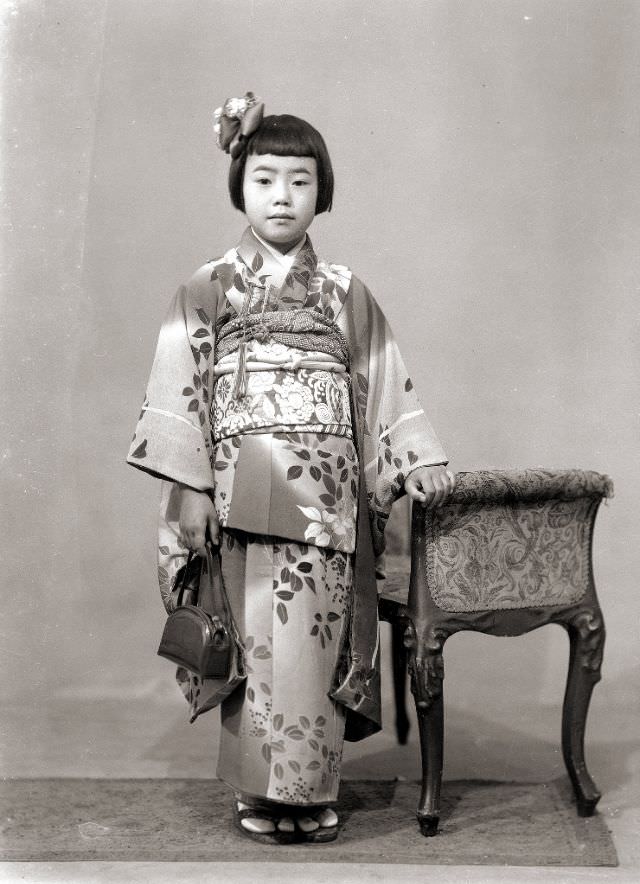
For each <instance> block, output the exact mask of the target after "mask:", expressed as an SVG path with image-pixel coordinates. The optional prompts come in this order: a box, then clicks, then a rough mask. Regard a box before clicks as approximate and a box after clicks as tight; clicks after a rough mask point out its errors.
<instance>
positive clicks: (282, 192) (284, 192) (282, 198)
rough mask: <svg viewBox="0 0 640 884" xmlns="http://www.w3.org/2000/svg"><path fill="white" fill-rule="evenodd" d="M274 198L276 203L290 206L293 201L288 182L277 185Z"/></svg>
mask: <svg viewBox="0 0 640 884" xmlns="http://www.w3.org/2000/svg"><path fill="white" fill-rule="evenodd" d="M274 200H275V203H276V205H278V206H288V205H289V203H290V202H291V195H290V193H289V187H288V185H287V184H286V182H283V183H282V184H279V185H278V186H277V187H276V190H275V194H274Z"/></svg>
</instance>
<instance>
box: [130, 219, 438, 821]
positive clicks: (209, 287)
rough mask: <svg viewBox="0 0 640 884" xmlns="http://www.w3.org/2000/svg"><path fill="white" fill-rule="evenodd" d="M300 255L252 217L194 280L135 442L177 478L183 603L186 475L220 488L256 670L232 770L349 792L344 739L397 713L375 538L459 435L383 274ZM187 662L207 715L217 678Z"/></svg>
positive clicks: (163, 518) (229, 752)
mask: <svg viewBox="0 0 640 884" xmlns="http://www.w3.org/2000/svg"><path fill="white" fill-rule="evenodd" d="M289 264H290V266H289V267H287V266H286V263H283V261H282V260H279V259H278V256H276V255H275V254H274V253H273V252H272V251H271V249H270V248H269V247H268V246H267V245H266V244H265V243H263V242H262V241H261V240H259V239H258V238H257V237H256V236H255V235H254V234H253V232H252V230H251V229H250V228H249V229H247V230H246V231H245V233H244V235H243V237H242V239H241V241H240V243H239V245H238V246H237V248H234V249H231V250H230V251H229V252H227V253H226V254H225V255H224V257H223V258H222V259H220V260H217V261H211V262H210V263H208V264H205V265H204V266H203V267H202V268H200V270H198V271H197V272H196V274H195V275H194V276H193V278H192V279H191V280H190V282H189V283H188V284H187V285H185V286H182V287H181V288H180V289H179V290H178V292H177V294H176V296H175V298H174V301H173V303H172V305H171V308H170V310H169V314H168V316H167V318H166V320H165V323H164V325H163V327H162V330H161V333H160V338H159V342H158V348H157V352H156V357H155V361H154V364H153V369H152V373H151V378H150V381H149V386H148V389H147V394H146V397H145V400H144V404H143V408H142V413H141V416H140V420H139V423H138V426H137V429H136V433H135V436H134V439H133V442H132V445H131V450H130V453H129V457H128V461H129V463H131V464H132V465H133V466H136V467H139V468H141V469H143V470H146V471H148V472H150V473H152V474H153V475H156V476H159V477H160V478H162V479H163V480H164V481H163V491H162V502H161V514H160V545H159V576H160V588H161V592H162V596H163V599H164V601H165V604H166V605H167V606H168V604H169V594H170V589H171V584H172V582H173V580H174V577H175V575H176V573H177V571H178V569H179V568H180V567H181V566H182V565H183V564H184V562H185V558H186V550H185V548H184V547H183V546H182V545H181V544H180V543H179V541H178V486H177V483H184V484H186V485H189V486H191V487H193V488H196V489H198V490H201V491H206V492H208V493H209V494H210V495H211V496H212V499H213V501H214V505H215V508H216V512H217V514H218V517H219V520H220V525H221V528H222V531H221V566H222V575H223V580H224V584H225V588H226V591H227V595H228V596H229V600H230V604H231V608H232V611H233V614H234V617H235V620H236V625H237V627H238V630H239V632H240V635H241V637H242V641H243V644H244V648H245V651H246V662H247V671H248V676H247V679H246V681H245V682H244V683H243V684H242V685H241V686H240V687H238V688H237V689H236V690H235V691H234V692H233V693H232V694H231V695H230V696H229V697H227V698H226V699H224V701H223V702H222V703H221V711H222V740H221V746H220V756H219V763H218V776H219V777H220V778H221V779H223V780H224V781H225V782H227V783H229V784H230V785H231V786H232V787H233V788H234V789H235V790H236V791H239V792H243V793H245V794H247V795H252V796H260V797H263V798H268V799H270V800H273V801H282V802H286V803H294V804H326V803H327V802H330V801H334V800H335V799H336V797H337V792H338V785H339V771H340V761H341V754H342V745H343V739H344V738H345V737H346V739H350V740H357V739H361V738H362V737H363V736H367V735H368V734H371V733H374V732H375V731H376V730H378V729H379V728H380V693H379V673H378V623H377V588H376V581H375V557H376V555H378V554H380V553H381V552H382V550H383V545H384V528H385V524H386V521H387V518H388V516H389V512H390V509H391V506H392V504H393V502H394V501H395V500H396V498H397V497H398V496H399V495H400V494H401V493H402V492H403V485H404V480H405V478H406V476H407V474H408V473H409V472H410V471H411V470H412V469H414V468H416V467H417V466H422V465H429V464H437V463H443V462H445V461H446V458H445V454H444V452H443V450H442V448H441V446H440V443H439V442H438V440H437V438H436V436H435V434H434V432H433V430H432V428H431V426H430V424H429V422H428V421H427V419H426V416H425V414H424V411H423V410H422V408H421V407H420V405H419V403H418V400H417V398H416V395H415V392H414V390H413V388H412V384H411V381H410V380H409V378H408V377H407V374H406V370H405V368H404V365H403V363H402V360H401V357H400V355H399V352H398V349H397V346H396V344H395V342H394V339H393V337H392V334H391V332H390V329H389V327H388V325H387V323H386V320H385V319H384V316H383V315H382V313H381V311H380V309H379V307H378V306H377V304H376V303H375V301H374V300H373V298H372V296H371V294H370V293H369V291H368V290H367V289H366V288H365V286H364V285H363V284H362V283H361V282H360V280H358V279H357V278H356V277H355V276H354V275H353V274H352V273H351V272H350V271H349V270H348V269H347V268H346V267H343V266H340V265H336V264H329V263H327V262H325V261H322V260H319V259H318V258H317V257H316V255H315V253H314V250H313V247H312V245H311V242H310V241H309V239H308V238H307V239H306V240H305V242H304V244H303V245H302V247H301V248H300V249H299V251H298V252H297V254H296V255H295V258H294V259H293V263H291V259H289ZM178 679H179V681H180V682H181V686H182V688H183V690H184V692H185V695H186V696H187V699H188V700H189V702H190V705H191V714H192V719H193V718H195V717H196V716H197V715H198V714H199V713H201V712H203V711H205V710H206V709H209V708H211V707H212V706H214V705H217V704H218V703H219V702H220V698H219V697H216V692H215V687H216V685H215V683H213V684H209V683H208V682H207V681H205V682H203V683H200V682H199V681H198V680H197V679H196V678H195V677H193V676H189V674H188V673H186V672H185V671H184V670H179V671H178Z"/></svg>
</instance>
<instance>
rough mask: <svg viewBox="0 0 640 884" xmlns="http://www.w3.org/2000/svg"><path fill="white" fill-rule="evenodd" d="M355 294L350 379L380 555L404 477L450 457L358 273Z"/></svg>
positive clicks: (375, 543)
mask: <svg viewBox="0 0 640 884" xmlns="http://www.w3.org/2000/svg"><path fill="white" fill-rule="evenodd" d="M351 298H352V304H353V306H352V309H351V311H350V313H351V321H350V323H349V324H350V325H351V329H350V336H353V337H354V346H353V350H352V353H353V358H352V367H351V377H352V384H353V395H354V403H355V411H356V416H357V420H358V422H359V424H360V430H361V434H360V435H361V461H362V465H363V472H364V480H365V483H366V487H367V499H368V502H369V508H370V514H371V521H372V529H373V538H374V548H375V551H376V554H379V553H380V552H381V551H382V550H383V549H384V530H385V526H386V522H387V519H388V517H389V513H390V511H391V507H392V505H393V503H394V502H395V501H396V500H397V499H398V498H399V497H400V496H401V495H402V494H404V482H405V479H406V477H407V476H408V475H409V473H410V472H411V471H412V470H414V469H416V468H417V467H419V466H431V465H435V464H441V463H446V462H447V457H446V454H445V452H444V449H443V448H442V445H441V444H440V440H439V439H438V437H437V435H436V433H435V432H434V429H433V427H432V426H431V423H430V422H429V419H428V418H427V415H426V414H425V411H424V408H423V407H422V405H421V404H420V401H419V400H418V397H417V395H416V392H415V390H414V388H413V384H412V382H411V379H410V378H409V375H408V373H407V369H406V367H405V364H404V361H403V359H402V356H401V355H400V351H399V349H398V345H397V344H396V341H395V338H394V337H393V333H392V331H391V328H390V327H389V323H388V322H387V320H386V318H385V316H384V314H383V313H382V310H381V309H380V307H379V306H378V304H377V303H376V301H375V300H374V298H373V296H372V295H371V293H370V292H369V290H368V289H367V288H366V286H364V285H363V283H361V282H360V281H359V280H358V279H357V278H356V277H354V278H353V281H352V291H351Z"/></svg>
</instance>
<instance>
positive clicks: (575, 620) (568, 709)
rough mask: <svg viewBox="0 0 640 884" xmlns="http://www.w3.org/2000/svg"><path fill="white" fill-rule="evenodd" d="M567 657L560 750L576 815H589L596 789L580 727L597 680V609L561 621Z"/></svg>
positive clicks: (600, 637)
mask: <svg viewBox="0 0 640 884" xmlns="http://www.w3.org/2000/svg"><path fill="white" fill-rule="evenodd" d="M564 626H565V628H566V629H567V632H568V633H569V642H570V657H569V673H568V677H567V688H566V692H565V696H564V706H563V710H562V753H563V756H564V762H565V765H566V767H567V772H568V774H569V777H570V779H571V783H572V785H573V790H574V792H575V796H576V803H577V810H578V814H579V815H580V816H591V815H592V814H593V812H594V811H595V808H596V804H597V803H598V801H599V799H600V792H599V791H598V789H597V787H596V785H595V783H594V782H593V780H592V779H591V776H590V775H589V771H588V770H587V765H586V763H585V760H584V731H585V725H586V720H587V712H588V710H589V701H590V700H591V692H592V691H593V688H594V685H596V684H597V683H598V681H599V680H600V666H601V663H602V651H603V647H604V636H605V632H604V624H603V621H602V614H601V613H600V611H599V610H596V609H590V610H582V611H580V612H579V613H578V614H577V615H575V616H574V617H572V619H571V620H570V621H569V622H568V623H565V624H564Z"/></svg>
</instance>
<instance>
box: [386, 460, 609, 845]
mask: <svg viewBox="0 0 640 884" xmlns="http://www.w3.org/2000/svg"><path fill="white" fill-rule="evenodd" d="M612 494H613V485H612V482H611V480H610V479H609V478H608V477H607V476H603V475H601V474H599V473H594V472H590V471H584V470H562V471H557V470H556V471H550V470H504V471H503V470H499V471H498V470H496V471H494V470H486V471H479V472H473V473H459V474H458V476H457V486H456V489H455V491H454V493H453V494H452V496H451V497H450V498H449V499H448V500H447V502H446V503H445V505H444V506H442V507H440V508H439V509H435V510H425V509H424V508H422V507H419V506H415V507H414V508H413V514H412V527H411V571H410V575H409V570H408V563H407V564H406V565H405V566H404V569H403V568H402V567H401V568H400V569H398V568H397V567H396V569H395V571H394V569H393V563H389V565H388V568H389V571H388V577H387V580H386V581H385V585H384V589H383V591H382V595H381V597H380V604H379V610H380V617H381V619H383V620H386V621H388V622H389V623H391V625H392V630H393V658H394V686H395V696H396V729H397V734H398V739H399V741H400V742H401V743H404V742H406V739H407V732H408V729H409V721H408V718H407V714H406V708H405V705H404V695H405V678H406V670H407V666H408V669H409V673H410V675H411V690H412V693H413V696H414V699H415V704H416V711H417V716H418V726H419V731H420V748H421V753H422V792H421V795H420V801H419V804H418V809H417V818H418V822H419V824H420V829H421V831H422V834H423V835H427V836H428V835H435V834H436V832H437V828H438V822H439V815H440V785H441V780H442V760H443V742H444V729H443V695H442V680H443V677H444V661H443V656H442V654H443V646H444V643H445V641H446V640H447V639H448V638H449V636H451V635H453V634H454V633H456V632H459V631H461V630H474V631H477V632H484V633H488V634H490V635H505V636H515V635H522V634H524V633H526V632H529V631H530V630H532V629H536V628H537V627H539V626H544V625H545V624H547V623H560V624H561V625H562V626H563V627H564V628H565V629H566V630H567V632H568V634H569V641H570V657H569V672H568V677H567V685H566V692H565V697H564V706H563V713H562V750H563V756H564V761H565V764H566V767H567V771H568V773H569V777H570V778H571V782H572V784H573V789H574V792H575V796H576V803H577V810H578V813H579V814H580V815H581V816H590V815H591V814H593V812H594V810H595V807H596V804H597V802H598V799H599V798H600V793H599V792H598V790H597V788H596V786H595V784H594V782H593V780H592V779H591V777H590V775H589V773H588V771H587V767H586V764H585V760H584V731H585V723H586V718H587V711H588V707H589V701H590V698H591V692H592V690H593V686H594V685H595V684H596V683H597V682H598V681H599V679H600V666H601V662H602V651H603V645H604V637H605V630H604V623H603V619H602V612H601V611H600V606H599V604H598V599H597V597H596V591H595V586H594V581H593V569H592V560H591V549H592V534H593V525H594V521H595V517H596V512H597V510H598V506H599V504H600V501H601V500H602V498H603V497H610V496H612ZM409 578H410V579H409Z"/></svg>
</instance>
